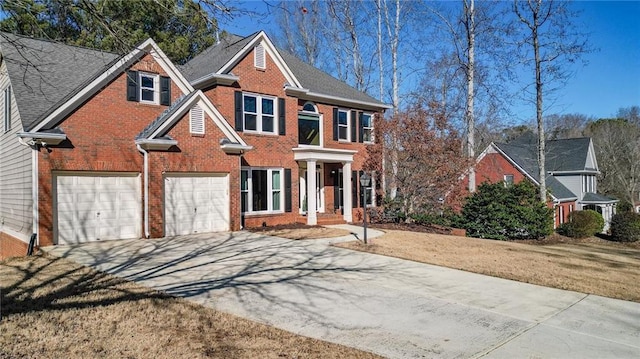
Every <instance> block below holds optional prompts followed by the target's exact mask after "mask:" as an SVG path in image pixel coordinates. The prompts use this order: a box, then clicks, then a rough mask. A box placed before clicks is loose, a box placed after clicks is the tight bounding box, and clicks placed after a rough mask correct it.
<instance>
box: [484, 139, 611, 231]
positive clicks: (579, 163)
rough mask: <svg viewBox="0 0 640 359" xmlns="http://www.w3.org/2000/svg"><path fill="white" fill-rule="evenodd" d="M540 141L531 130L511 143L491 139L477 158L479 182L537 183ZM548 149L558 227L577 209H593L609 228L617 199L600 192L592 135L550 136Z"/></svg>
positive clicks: (547, 165)
mask: <svg viewBox="0 0 640 359" xmlns="http://www.w3.org/2000/svg"><path fill="white" fill-rule="evenodd" d="M537 141H538V139H537V137H536V136H535V135H534V134H533V133H532V132H526V133H524V134H523V135H521V136H520V137H518V138H516V139H514V140H512V141H510V142H508V143H495V142H494V143H491V144H490V145H489V146H488V147H487V148H486V149H485V150H484V151H483V152H482V153H481V154H480V156H478V159H477V161H476V167H475V171H476V182H477V183H483V182H491V183H495V182H500V181H504V182H505V183H506V184H509V183H518V182H520V181H522V180H523V179H528V180H530V181H531V182H532V183H534V184H536V185H538V184H539V183H540V181H539V178H540V177H539V174H538V172H539V171H538V164H537V163H538V160H537ZM545 150H546V163H545V169H546V171H547V177H546V184H547V189H548V192H549V195H550V198H551V200H550V201H549V206H550V207H552V208H554V217H555V227H557V226H560V225H561V224H562V223H565V222H566V221H567V220H568V218H569V213H571V212H573V211H574V210H583V209H593V210H595V211H598V212H599V213H600V214H602V216H603V217H604V220H605V228H604V231H607V230H608V228H609V223H610V221H611V217H612V216H613V215H614V214H615V207H616V203H617V202H618V200H616V199H613V198H609V197H607V196H604V195H601V194H598V193H597V189H598V182H597V178H596V175H597V174H598V173H599V170H598V162H597V160H596V156H595V151H594V149H593V142H592V140H591V138H588V137H583V138H570V139H559V140H549V141H546V143H545Z"/></svg>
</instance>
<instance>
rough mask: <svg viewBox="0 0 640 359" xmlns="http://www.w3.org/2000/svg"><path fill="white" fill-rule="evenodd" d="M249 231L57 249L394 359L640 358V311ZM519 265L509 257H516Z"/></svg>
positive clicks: (200, 298)
mask: <svg viewBox="0 0 640 359" xmlns="http://www.w3.org/2000/svg"><path fill="white" fill-rule="evenodd" d="M329 242H330V241H327V240H324V241H323V240H320V241H315V240H301V241H293V240H288V239H282V238H277V237H269V236H264V235H260V234H254V233H249V232H231V233H229V232H227V233H214V234H198V235H190V236H182V237H175V238H163V239H151V240H125V241H108V242H98V243H90V244H83V245H78V246H56V247H50V248H47V251H48V252H49V253H50V254H52V255H55V256H60V257H65V258H68V259H70V260H73V261H75V262H78V263H81V264H84V265H87V266H91V267H94V268H96V269H98V270H101V271H104V272H107V273H110V274H113V275H116V276H119V277H123V278H126V279H129V280H133V281H136V282H138V283H139V284H142V285H145V286H148V287H152V288H155V289H158V290H161V291H164V292H167V293H169V294H171V295H174V296H177V297H183V298H186V299H188V300H191V301H194V302H197V303H200V304H202V305H205V306H208V307H211V308H215V309H217V310H222V311H225V312H228V313H231V314H235V315H238V316H241V317H245V318H249V319H252V320H255V321H259V322H262V323H266V324H269V325H273V326H276V327H279V328H282V329H285V330H288V331H291V332H294V333H298V334H301V335H305V336H309V337H314V338H318V339H322V340H327V341H331V342H335V343H340V344H344V345H347V346H351V347H355V348H358V349H362V350H366V351H370V352H374V353H377V354H380V355H383V356H386V357H390V358H472V357H487V358H514V357H528V358H546V357H562V358H569V357H573V358H638V357H640V304H638V303H633V302H626V301H620V300H614V299H608V298H603V297H598V296H593V295H585V294H582V293H576V292H570V291H564V290H558V289H552V288H546V287H540V286H535V285H530V284H525V283H519V282H514V281H510V280H505V279H499V278H493V277H488V276H483V275H479V274H474V273H469V272H464V271H458V270H453V269H448V268H443V267H437V266H432V265H427V264H421V263H415V262H411V261H406V260H401V259H396V258H389V257H384V256H378V255H373V254H367V253H360V252H354V251H350V250H346V249H341V248H336V247H331V246H330V245H329ZM505 260H508V258H505Z"/></svg>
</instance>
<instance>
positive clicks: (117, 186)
mask: <svg viewBox="0 0 640 359" xmlns="http://www.w3.org/2000/svg"><path fill="white" fill-rule="evenodd" d="M56 185H57V187H56V203H57V205H56V210H57V218H58V220H57V229H58V244H74V243H83V242H90V241H98V240H109V239H127V238H140V237H141V226H142V225H141V223H142V222H141V209H142V206H141V202H140V176H139V175H133V176H114V175H109V174H104V175H91V176H76V175H58V176H56Z"/></svg>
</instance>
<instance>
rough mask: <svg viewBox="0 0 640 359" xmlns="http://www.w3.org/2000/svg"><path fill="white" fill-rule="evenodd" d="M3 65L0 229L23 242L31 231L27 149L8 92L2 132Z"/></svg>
mask: <svg viewBox="0 0 640 359" xmlns="http://www.w3.org/2000/svg"><path fill="white" fill-rule="evenodd" d="M6 73H7V67H6V65H5V63H4V61H3V62H2V64H0V96H1V97H0V119H1V121H0V126H1V127H0V231H2V232H6V233H7V234H10V235H13V236H16V237H18V238H20V239H22V240H24V241H27V240H28V239H29V237H30V236H31V233H32V228H31V227H32V226H33V222H32V221H33V217H32V216H33V213H32V197H31V183H32V177H31V162H32V161H31V151H32V150H31V149H30V148H29V147H27V146H23V145H21V144H20V143H19V142H18V137H17V136H16V133H18V132H21V131H22V130H23V129H22V122H21V121H20V115H19V113H18V106H17V105H16V102H15V96H14V94H13V91H12V94H11V130H10V131H9V132H6V133H5V132H4V106H5V104H4V90H5V89H6V88H7V86H9V78H8V77H7V75H6Z"/></svg>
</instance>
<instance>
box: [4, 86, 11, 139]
mask: <svg viewBox="0 0 640 359" xmlns="http://www.w3.org/2000/svg"><path fill="white" fill-rule="evenodd" d="M9 130H11V86H9V87H7V88H6V89H5V90H4V132H8V131H9Z"/></svg>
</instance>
